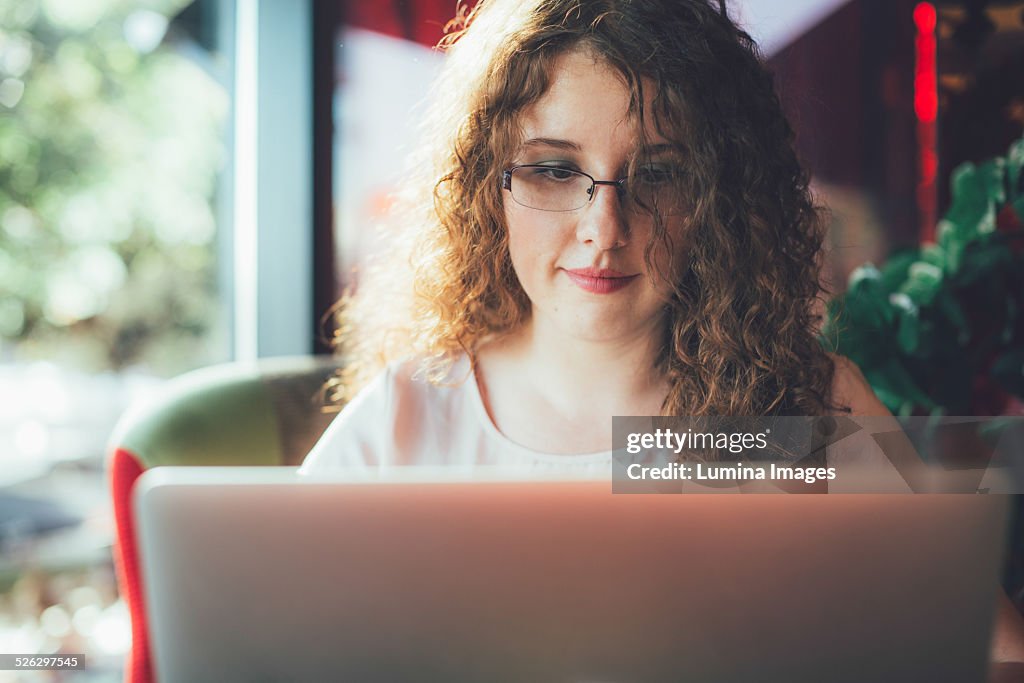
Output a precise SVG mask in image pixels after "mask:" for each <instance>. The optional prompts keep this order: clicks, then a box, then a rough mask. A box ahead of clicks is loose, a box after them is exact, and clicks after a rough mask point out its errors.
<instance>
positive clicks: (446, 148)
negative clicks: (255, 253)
mask: <svg viewBox="0 0 1024 683" xmlns="http://www.w3.org/2000/svg"><path fill="white" fill-rule="evenodd" d="M467 27H468V28H467ZM444 43H445V46H446V47H448V48H449V55H448V57H447V61H446V65H445V70H444V74H443V76H442V79H441V81H440V83H439V85H438V87H437V88H435V92H436V93H438V94H439V95H440V97H439V99H438V101H437V102H436V103H435V105H434V106H435V108H434V111H433V115H432V116H431V117H430V120H429V122H430V125H429V129H428V131H427V135H426V136H425V139H426V140H428V141H429V145H428V149H427V152H428V154H429V156H428V157H427V158H425V159H422V160H420V161H419V163H418V164H417V166H416V168H417V169H418V171H417V173H416V174H415V175H414V176H413V177H411V178H410V179H409V180H408V181H407V183H406V186H407V187H408V188H410V192H409V194H408V195H407V196H405V197H404V206H405V212H404V213H403V214H402V219H403V224H404V225H405V226H406V229H405V230H404V231H402V232H400V233H399V235H398V239H396V240H395V245H396V246H395V249H400V248H402V247H409V251H408V253H407V254H403V258H401V259H399V258H397V257H396V252H395V251H392V252H390V253H389V254H388V261H387V262H386V263H384V264H383V267H378V268H377V270H376V271H373V272H371V273H370V274H369V275H368V276H367V277H365V278H364V281H363V282H362V283H361V286H360V291H359V292H358V294H357V295H356V296H355V298H354V299H352V300H351V301H348V302H346V305H345V307H344V308H343V312H342V320H343V325H342V327H341V335H340V345H341V347H342V349H343V351H344V352H345V353H346V354H348V355H349V357H350V359H351V362H350V364H349V366H348V370H347V374H346V375H345V376H344V377H343V381H342V382H341V389H340V392H339V397H340V398H343V399H351V400H350V401H349V402H348V404H347V405H346V407H345V409H344V410H343V411H342V413H341V414H340V415H339V416H338V418H337V419H336V420H335V422H334V423H333V424H332V426H331V427H330V429H329V430H328V432H327V433H326V434H325V436H324V438H323V439H322V440H321V442H320V443H319V444H318V445H317V446H316V447H315V448H314V450H313V452H312V453H311V454H310V456H309V458H308V459H307V462H306V464H305V465H304V468H303V470H304V471H305V472H318V471H325V470H330V469H333V468H337V467H366V466H373V467H376V466H381V465H391V464H403V465H411V464H416V465H421V464H506V465H507V464H514V465H521V466H530V467H543V468H551V467H559V468H571V469H584V470H585V469H591V470H595V471H596V470H601V469H606V468H608V467H609V465H610V460H611V455H610V450H611V448H610V444H611V441H612V438H611V420H610V419H609V417H610V416H612V415H716V414H718V415H769V414H794V415H822V414H829V413H838V412H842V413H852V414H862V415H881V414H887V413H886V410H885V408H884V406H882V404H881V403H880V402H879V401H878V399H877V398H876V397H875V395H874V394H873V392H872V391H871V389H870V387H869V386H868V385H867V383H866V382H865V381H864V378H863V377H862V376H861V374H860V373H859V371H858V370H857V369H856V367H855V366H854V365H853V364H852V363H850V362H849V361H847V360H844V359H842V358H839V357H832V356H829V355H828V354H826V353H825V351H824V350H823V349H822V348H821V346H820V345H819V343H818V341H817V339H816V330H817V324H818V320H817V318H816V317H815V315H814V314H813V304H814V303H815V299H816V298H817V297H818V296H819V295H820V293H821V290H820V287H819V269H818V264H819V253H820V249H821V243H822V222H821V219H820V215H819V211H818V209H817V207H815V205H814V203H813V201H812V198H811V196H810V193H809V191H808V186H807V179H806V175H805V174H804V172H803V171H802V169H801V168H800V166H799V164H798V162H797V159H796V157H795V154H794V151H793V147H792V132H791V130H790V128H789V126H788V124H787V122H786V120H785V118H784V116H783V114H782V111H781V108H780V106H779V103H778V100H777V97H776V95H775V92H774V90H773V86H772V81H771V77H770V76H769V74H768V73H767V72H766V71H765V69H764V68H763V67H762V65H761V62H760V60H759V58H758V54H757V50H756V47H755V45H754V44H753V42H752V41H751V39H750V38H749V36H747V34H746V33H744V32H743V31H741V30H740V29H738V28H737V27H736V26H735V25H734V24H733V23H732V22H731V21H730V20H729V18H728V16H727V14H726V11H725V7H724V3H721V4H720V6H718V7H712V6H711V5H710V4H708V2H706V0H651V1H649V2H627V1H617V0H598V1H594V2H579V1H578V0H533V1H532V2H513V1H507V2H506V1H501V0H499V1H496V2H484V3H483V7H482V9H481V8H478V10H475V11H474V12H473V13H471V14H470V16H468V17H466V18H465V21H464V22H463V27H462V30H460V31H458V32H456V33H454V34H452V35H449V37H448V38H447V39H446V40H445V41H444ZM406 258H407V261H408V263H409V264H410V265H411V268H409V269H403V268H396V267H395V264H401V263H403V262H405V261H406ZM1010 610H1012V608H1009V607H1007V609H1006V610H1004V613H1003V614H1004V616H1003V622H1002V624H1001V632H1000V635H1001V640H999V647H1001V648H1002V649H1001V650H999V653H1000V654H999V656H1000V657H1002V658H1004V659H1013V658H1019V659H1021V660H1024V645H1022V643H1024V627H1021V626H1020V623H1019V620H1018V621H1014V620H1013V617H1014V616H1015V615H1014V614H1013V612H1012V611H1010ZM1014 629H1016V631H1015V630H1014Z"/></svg>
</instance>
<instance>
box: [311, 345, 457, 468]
mask: <svg viewBox="0 0 1024 683" xmlns="http://www.w3.org/2000/svg"><path fill="white" fill-rule="evenodd" d="M465 364H466V361H464V360H462V359H455V361H454V362H453V364H452V365H451V366H450V367H447V368H442V373H441V374H440V376H439V377H433V378H431V377H429V376H428V375H429V366H428V365H427V364H425V363H424V362H423V360H422V359H419V358H410V359H405V360H398V361H393V362H391V363H388V364H387V365H386V366H385V367H384V368H382V369H381V370H380V371H379V372H378V373H377V375H375V376H374V378H373V379H372V380H370V382H368V383H367V384H366V385H365V386H364V387H362V389H360V390H359V391H358V393H356V395H355V396H354V397H353V398H352V400H351V401H349V402H348V403H347V404H346V405H345V406H344V407H343V408H342V409H341V412H340V413H338V416H337V417H335V418H334V420H333V421H332V422H331V424H330V425H329V426H328V428H327V430H326V431H325V432H324V434H323V436H321V437H320V440H319V441H318V442H317V443H316V445H315V446H314V447H313V450H312V451H310V453H309V455H308V456H306V459H305V461H304V462H303V465H302V470H301V471H302V472H303V473H307V474H308V473H310V472H313V471H322V470H326V469H335V468H346V469H349V468H353V467H355V468H359V467H376V466H380V465H383V464H403V463H404V462H405V461H407V460H412V461H416V460H419V459H420V455H421V454H420V453H419V450H422V449H423V448H424V447H425V446H426V445H429V444H430V443H431V442H432V439H431V438H430V436H431V434H432V433H433V431H436V430H438V429H444V428H445V425H447V424H449V423H450V422H451V419H450V415H449V413H450V412H452V410H456V409H457V408H458V403H459V402H460V401H461V400H462V398H461V394H462V393H463V386H462V384H460V383H459V382H458V380H459V377H460V376H462V374H464V373H462V372H461V370H462V366H463V365H465ZM466 367H468V365H466Z"/></svg>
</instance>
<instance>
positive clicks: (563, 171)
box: [532, 166, 576, 181]
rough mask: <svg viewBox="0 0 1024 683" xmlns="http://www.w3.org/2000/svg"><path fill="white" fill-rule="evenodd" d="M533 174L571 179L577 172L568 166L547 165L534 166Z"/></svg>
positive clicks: (558, 179)
mask: <svg viewBox="0 0 1024 683" xmlns="http://www.w3.org/2000/svg"><path fill="white" fill-rule="evenodd" d="M532 171H533V175H535V176H537V177H540V178H544V179H547V180H557V181H564V180H571V179H572V178H573V177H574V176H575V175H576V172H575V171H573V170H571V169H568V168H559V167H558V166H546V167H540V166H537V167H534V168H533V169H532Z"/></svg>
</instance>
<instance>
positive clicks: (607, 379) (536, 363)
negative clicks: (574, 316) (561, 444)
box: [492, 318, 668, 420]
mask: <svg viewBox="0 0 1024 683" xmlns="http://www.w3.org/2000/svg"><path fill="white" fill-rule="evenodd" d="M663 338H664V336H663V329H662V328H661V326H660V325H659V327H658V328H657V329H643V330H636V331H635V333H634V334H632V335H630V336H629V337H628V338H621V339H615V340H600V341H596V340H588V339H579V338H575V337H571V336H569V335H567V334H566V333H565V331H564V330H561V329H559V328H557V327H555V326H554V325H551V324H548V323H547V322H546V321H545V320H543V319H538V318H531V319H530V320H529V321H528V322H527V323H526V324H525V325H523V327H522V328H520V329H519V330H517V331H516V332H514V333H511V334H509V335H507V336H506V337H504V338H502V339H501V340H498V341H497V342H496V343H495V344H494V346H493V348H492V357H494V358H495V359H496V360H495V361H494V363H493V364H494V365H495V366H504V367H505V369H506V372H502V373H500V374H501V375H503V376H504V377H505V378H506V379H507V378H509V377H511V376H513V375H512V373H511V371H512V370H513V369H515V373H516V375H518V381H519V382H521V383H523V384H528V385H529V386H530V387H531V388H532V392H531V393H536V395H537V396H536V398H538V399H540V400H541V401H542V402H543V403H544V404H546V407H547V408H550V409H552V410H554V411H556V412H557V413H558V414H559V415H561V416H563V417H564V418H567V419H570V420H581V419H582V420H587V419H594V418H599V417H605V418H607V417H608V416H611V415H657V414H659V413H660V411H661V403H662V401H663V400H664V398H665V395H666V394H667V392H668V384H667V382H666V381H665V379H664V377H663V375H662V374H661V372H660V371H659V370H658V369H657V367H656V364H657V360H658V355H659V353H660V351H661V340H662V339H663Z"/></svg>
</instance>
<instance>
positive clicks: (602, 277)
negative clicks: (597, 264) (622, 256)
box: [565, 268, 640, 294]
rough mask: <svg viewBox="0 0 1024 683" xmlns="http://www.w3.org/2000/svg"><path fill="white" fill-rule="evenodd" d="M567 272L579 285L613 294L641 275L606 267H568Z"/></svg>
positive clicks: (601, 292) (586, 288) (593, 290)
mask: <svg viewBox="0 0 1024 683" xmlns="http://www.w3.org/2000/svg"><path fill="white" fill-rule="evenodd" d="M565 274H566V275H568V276H569V279H570V280H572V282H573V284H575V285H576V286H577V287H579V288H580V289H582V290H584V291H587V292H592V293H593V294H611V293H612V292H616V291H618V290H620V289H622V288H623V287H626V286H627V285H629V283H631V282H632V281H633V280H635V279H636V278H638V277H640V276H639V274H637V275H626V274H625V273H620V272H619V271H617V270H609V269H606V268H575V269H573V270H568V269H567V270H566V271H565Z"/></svg>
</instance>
